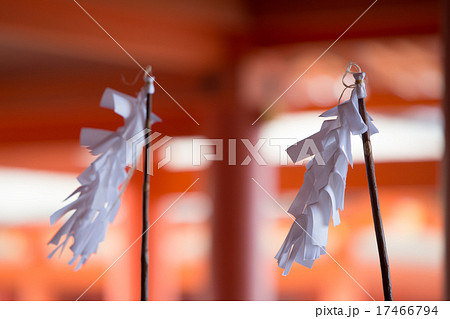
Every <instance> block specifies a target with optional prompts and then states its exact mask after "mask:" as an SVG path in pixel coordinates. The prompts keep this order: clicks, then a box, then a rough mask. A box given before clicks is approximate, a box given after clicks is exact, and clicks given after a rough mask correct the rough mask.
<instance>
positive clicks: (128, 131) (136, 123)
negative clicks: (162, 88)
mask: <svg viewBox="0 0 450 319" xmlns="http://www.w3.org/2000/svg"><path fill="white" fill-rule="evenodd" d="M149 79H150V80H149ZM146 80H147V82H149V84H148V85H147V86H144V87H143V89H142V90H141V92H140V93H139V94H138V96H137V97H132V96H129V95H126V94H123V93H120V92H118V91H115V90H113V89H110V88H107V89H106V90H105V92H104V93H103V97H102V100H101V102H100V106H102V107H105V108H109V109H113V110H114V112H116V113H117V114H119V115H120V116H122V117H123V118H124V121H125V125H124V126H122V127H119V128H118V129H117V130H116V131H115V132H113V131H108V130H101V129H94V128H83V129H82V130H81V134H80V144H81V145H82V146H86V147H87V148H88V149H89V150H90V152H91V153H92V154H93V155H99V157H98V158H97V159H96V160H95V161H94V162H93V163H92V164H91V165H90V166H89V167H88V168H86V170H85V171H84V172H83V173H81V175H80V176H78V181H79V182H80V184H81V186H80V187H79V188H78V189H76V190H75V191H74V192H73V193H72V194H71V195H70V196H69V197H68V198H71V197H72V196H74V195H75V194H79V196H78V198H77V199H76V200H74V201H73V202H71V203H70V204H68V205H66V206H65V207H63V208H61V209H59V210H58V211H56V212H55V213H53V214H52V215H51V216H50V223H51V224H52V225H53V224H54V223H55V222H56V221H58V220H59V219H60V218H61V217H62V216H64V215H66V214H67V213H69V212H71V211H73V210H74V213H73V214H72V216H70V218H69V219H68V220H67V221H66V222H65V223H64V225H63V226H62V227H61V228H60V229H59V231H58V232H57V233H56V234H55V235H54V237H53V238H52V239H51V240H50V242H49V244H54V245H57V247H56V248H55V249H54V250H53V251H52V253H51V254H50V255H49V258H51V257H52V256H53V255H54V254H55V253H56V252H57V251H58V250H61V252H62V251H63V249H64V247H65V246H66V244H67V243H68V242H69V239H70V238H71V237H73V244H72V246H70V249H71V250H72V252H73V258H72V259H71V260H70V261H69V265H72V264H73V263H74V262H75V261H77V259H78V258H79V257H80V259H79V261H78V263H77V266H76V268H75V270H78V269H79V268H80V267H81V266H82V265H83V264H84V263H85V262H86V260H87V259H88V258H89V256H90V255H91V254H92V253H95V252H97V248H98V245H99V243H100V242H102V241H103V240H104V238H105V234H106V229H107V227H108V224H109V223H112V222H113V220H114V217H115V216H116V213H117V211H118V209H119V206H120V195H121V192H122V191H123V190H119V187H120V186H121V185H123V186H122V187H124V186H126V185H124V182H125V181H127V178H131V174H132V173H133V171H134V167H135V166H136V160H137V159H138V158H139V155H140V153H141V152H142V149H137V150H132V149H128V148H127V141H128V140H129V139H131V138H132V137H133V136H135V135H136V134H138V133H139V132H142V131H143V130H144V128H145V127H144V126H145V118H146V94H147V92H149V93H153V91H154V88H153V81H152V78H149V77H147V78H146ZM158 121H161V120H160V119H159V118H158V117H157V116H156V115H154V114H153V113H152V114H151V123H152V124H153V123H155V122H158ZM133 151H135V152H136V154H128V153H130V152H133ZM127 166H132V169H130V170H129V171H128V173H127V170H126V167H127ZM64 236H65V238H64V239H63V240H62V238H63V237H64ZM61 240H62V242H61V243H60V241H61Z"/></svg>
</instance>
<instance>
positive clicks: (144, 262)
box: [141, 93, 152, 301]
mask: <svg viewBox="0 0 450 319" xmlns="http://www.w3.org/2000/svg"><path fill="white" fill-rule="evenodd" d="M146 106H147V115H146V120H145V128H146V132H147V134H150V129H151V123H150V118H151V112H152V95H151V94H150V93H147V102H146ZM147 134H146V143H145V149H144V184H143V186H142V246H141V301H147V300H148V231H147V230H148V227H149V220H148V219H149V216H148V202H149V195H150V175H149V167H148V165H151V163H150V162H151V161H150V156H151V154H150V139H147Z"/></svg>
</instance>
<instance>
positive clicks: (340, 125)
mask: <svg viewBox="0 0 450 319" xmlns="http://www.w3.org/2000/svg"><path fill="white" fill-rule="evenodd" d="M353 76H354V78H355V80H356V81H357V83H359V84H358V85H357V86H356V87H354V89H353V90H352V93H351V97H350V99H349V100H348V101H345V102H343V103H341V104H339V105H337V106H335V107H334V108H332V109H330V110H328V111H326V112H325V113H323V114H321V115H320V116H321V117H331V116H336V118H335V119H331V120H325V121H324V122H323V124H322V127H321V129H320V131H319V132H317V133H316V134H314V135H311V136H310V137H308V138H306V139H304V140H301V141H300V142H298V143H296V144H294V145H292V146H290V147H289V148H288V149H287V153H288V155H289V157H290V158H291V159H292V161H293V162H294V163H296V162H298V161H302V160H304V159H306V158H308V157H310V156H311V155H313V154H308V152H306V151H305V149H304V146H305V143H307V145H315V146H316V148H317V151H318V152H319V154H315V157H314V158H313V159H312V160H311V161H309V163H308V164H307V165H306V173H305V176H304V181H303V185H302V187H301V188H300V191H299V192H298V194H297V196H296V197H295V199H294V202H293V203H292V205H291V207H290V208H289V210H288V212H289V213H291V214H292V215H293V217H294V218H295V222H294V223H293V224H292V226H291V229H290V230H289V233H288V235H287V237H286V239H285V240H284V242H283V244H282V246H281V248H280V250H279V251H278V253H277V255H276V256H275V258H276V259H277V260H278V265H279V267H281V268H284V272H283V275H285V276H286V275H287V274H288V273H289V271H290V269H291V267H292V264H293V262H294V261H296V262H297V263H299V264H301V265H304V266H306V267H308V268H311V267H312V265H313V263H314V260H316V259H317V258H319V257H320V255H323V254H325V253H326V251H325V247H326V245H327V237H328V225H329V221H330V216H331V218H332V219H333V224H334V226H336V225H339V223H340V218H339V210H343V209H344V193H345V180H346V177H347V169H348V164H347V162H348V163H350V165H351V166H352V167H353V159H352V151H351V143H350V134H354V135H356V134H362V133H364V132H366V131H367V126H366V125H365V124H364V121H363V119H362V118H361V116H360V115H359V112H358V98H365V97H366V91H365V87H364V82H363V80H364V76H365V74H364V73H363V72H360V73H354V74H353ZM369 118H370V116H369ZM369 133H370V134H371V135H372V134H375V133H378V130H377V128H376V127H375V126H374V125H373V123H372V118H370V122H369ZM312 143H313V144H312ZM307 145H306V146H307ZM318 155H320V158H321V159H323V161H319V156H318Z"/></svg>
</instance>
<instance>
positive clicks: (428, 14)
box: [0, 0, 440, 142]
mask: <svg viewBox="0 0 450 319" xmlns="http://www.w3.org/2000/svg"><path fill="white" fill-rule="evenodd" d="M371 3H372V1H358V2H355V1H349V0H345V1H339V2H335V1H287V0H282V1H276V2H274V1H253V0H247V1H238V0H233V1H226V0H215V1H206V0H201V1H197V2H196V3H195V5H193V3H191V2H189V1H181V0H170V1H163V2H161V1H137V0H134V1H119V0H114V1H105V0H100V1H95V2H85V1H80V2H79V4H80V5H82V6H83V7H84V8H85V9H86V10H87V12H89V14H91V15H92V17H94V18H95V19H96V20H97V22H98V23H99V24H100V25H102V26H103V27H104V28H105V30H106V31H107V32H108V33H109V34H110V35H111V36H113V37H114V38H115V39H116V40H117V42H118V43H119V44H120V45H121V46H122V47H123V48H124V49H125V50H127V52H129V54H130V55H132V56H133V57H134V58H135V59H136V60H137V61H138V62H139V63H141V64H142V65H143V66H145V65H147V64H152V66H153V69H154V72H155V75H156V78H157V80H158V81H159V82H160V83H161V85H162V86H163V87H164V89H166V90H167V91H168V92H169V94H171V96H172V97H173V98H174V99H175V100H177V101H178V102H179V103H180V104H182V105H183V107H184V108H186V109H187V110H188V111H189V113H192V115H193V116H194V118H196V119H198V121H199V122H205V120H206V119H208V118H209V117H210V116H211V112H214V111H215V110H214V109H215V108H220V107H223V106H218V105H217V103H216V102H215V101H217V97H221V96H224V95H225V96H229V95H234V91H235V89H236V85H235V84H234V80H235V79H236V73H237V72H239V65H240V64H241V61H243V60H245V57H247V56H251V55H254V54H256V53H258V52H260V51H261V50H264V49H265V48H270V47H274V46H277V47H281V48H282V47H284V46H286V45H287V44H299V47H300V48H301V43H305V42H311V41H314V42H317V41H322V42H318V44H317V45H316V47H317V50H311V49H310V50H309V51H308V52H306V53H305V54H304V55H302V61H300V62H301V63H300V62H299V61H297V62H296V63H294V64H291V65H288V66H284V67H283V68H282V69H281V70H282V71H283V70H285V69H286V67H287V68H289V69H290V72H288V73H287V74H286V75H284V79H282V80H283V81H284V82H288V81H289V80H291V79H292V77H295V76H298V74H300V73H301V72H302V71H303V70H304V65H307V64H305V63H306V62H308V63H309V61H311V62H312V60H311V59H313V58H314V57H315V54H316V53H317V52H319V54H320V52H322V51H323V49H324V48H326V47H327V46H328V45H329V44H330V43H331V41H334V40H335V39H336V38H337V37H338V36H339V35H340V34H341V33H342V32H343V31H344V30H345V29H346V28H347V27H348V26H349V24H350V23H351V22H352V21H354V20H355V19H356V18H357V17H358V16H359V15H360V14H361V13H362V12H364V10H365V9H367V7H369V6H370V5H371ZM405 8H406V9H405ZM404 10H407V11H408V14H407V15H405V14H403V12H404ZM330 12H333V14H330ZM438 16H439V3H438V1H419V0H415V1H406V0H396V1H389V2H381V1H380V3H376V4H375V5H374V6H373V7H372V8H371V9H370V11H369V12H368V13H367V14H366V15H365V16H364V19H361V20H360V21H358V22H357V27H353V28H351V29H350V30H349V31H348V32H347V33H346V34H345V36H344V37H343V39H342V40H348V39H354V38H361V37H365V38H367V37H369V38H370V37H377V38H380V37H385V38H391V39H384V40H383V41H382V42H381V43H378V42H377V43H374V42H370V40H367V41H366V42H365V43H360V44H357V45H356V44H355V49H357V50H358V51H359V56H363V55H364V56H365V57H366V60H367V62H371V63H372V64H373V63H376V64H382V65H384V64H385V63H387V69H389V70H392V69H391V68H392V65H395V66H397V67H398V68H399V69H402V66H403V65H406V64H407V63H409V61H408V60H407V59H405V60H403V61H378V60H374V58H373V59H372V58H371V56H377V54H378V53H379V52H382V51H389V50H393V51H398V50H400V51H402V50H403V51H404V50H408V54H409V57H408V58H413V57H416V56H418V57H419V60H420V59H422V60H423V64H422V65H414V68H413V69H411V70H410V71H409V72H410V73H411V74H417V72H418V70H417V69H418V68H421V67H423V68H426V69H427V70H428V71H429V72H428V73H427V74H426V75H424V76H429V77H430V79H431V80H430V83H431V84H434V83H436V82H439V79H440V78H439V76H440V75H439V74H437V72H436V68H437V61H433V60H429V59H428V57H427V56H426V54H427V53H426V51H427V48H426V46H428V45H431V46H438V43H437V42H438V40H437V37H435V39H434V40H433V39H432V40H423V39H420V35H424V34H437V33H438V31H439V28H440V25H439V19H437V17H438ZM0 21H1V22H0V58H1V61H2V62H1V65H2V77H1V79H0V81H1V83H0V84H1V86H2V90H1V95H0V103H1V111H0V112H1V116H2V117H3V118H7V119H8V121H7V122H5V123H3V125H2V127H1V128H0V140H1V141H3V142H5V141H20V140H28V139H30V138H32V137H33V136H37V135H38V136H39V139H42V138H44V139H66V138H70V139H76V138H77V137H78V134H79V128H80V126H98V125H99V124H103V125H105V126H110V125H113V126H114V125H115V126H116V125H117V124H118V123H120V122H119V120H118V118H117V117H115V115H111V114H108V113H109V112H106V111H105V110H101V109H100V108H98V107H97V106H98V101H99V97H100V94H101V92H102V91H103V89H104V87H106V86H110V87H123V86H124V82H123V81H122V77H121V75H122V76H123V77H125V78H126V79H127V80H128V81H132V79H133V78H134V77H135V76H136V74H137V73H138V72H139V68H138V66H137V65H136V64H135V63H134V62H133V61H132V60H131V59H130V58H129V57H128V56H127V55H126V53H125V52H124V51H122V50H121V49H120V48H119V47H118V45H117V44H116V43H114V42H113V40H111V39H110V38H109V37H108V36H107V35H106V34H105V33H104V32H103V31H102V30H101V29H100V28H99V27H98V25H96V24H95V23H94V22H93V21H92V20H91V19H90V18H89V17H88V16H87V15H86V13H85V12H83V11H82V9H81V8H80V7H79V6H77V3H76V2H74V1H64V2H61V1H58V0H48V1H39V2H34V1H20V2H17V1H12V0H5V1H3V2H2V10H1V12H0ZM405 34H407V35H409V36H411V35H414V34H416V35H418V36H419V38H418V40H413V41H410V42H408V41H406V43H400V42H401V41H398V40H395V39H392V37H395V36H401V35H405ZM426 41H428V43H427V42H426ZM430 41H431V42H430ZM403 42H405V41H403ZM424 46H425V47H424ZM337 49H338V48H337ZM299 52H301V51H299ZM333 55H334V56H338V55H339V52H338V53H334V52H330V56H333ZM359 56H358V59H359ZM402 56H403V54H402ZM371 59H372V60H371ZM337 60H338V61H339V60H341V59H339V58H337ZM416 60H417V59H416ZM335 61H336V59H335ZM330 63H331V66H332V67H333V66H334V67H333V69H328V70H329V71H333V70H334V72H335V73H334V74H341V73H342V70H341V69H340V68H339V69H338V68H336V67H335V66H336V63H333V61H332V62H330ZM329 66H330V64H329V63H326V62H325V59H324V62H323V64H322V66H320V65H319V64H318V65H317V67H316V69H314V68H312V69H311V75H309V76H310V77H312V78H313V77H314V72H318V73H320V71H323V69H324V68H329ZM339 66H340V64H339ZM403 69H404V68H403ZM268 70H269V71H273V69H270V68H268ZM383 70H385V68H384V67H382V68H379V72H383ZM336 72H337V73H336ZM330 73H333V72H330ZM334 74H332V76H333V75H334ZM406 75H408V74H406ZM374 76H375V75H374ZM377 76H378V75H377ZM380 76H383V74H380ZM402 76H405V74H403V73H398V77H399V78H398V79H396V78H393V79H392V81H394V82H401V83H404V80H402V78H401V77H402ZM87 77H88V78H89V79H88V80H89V81H88V80H87ZM243 78H244V79H245V76H244V77H243ZM319 80H320V79H319ZM322 80H323V79H322ZM325 80H326V79H325ZM311 83H312V82H311ZM390 84H391V83H386V85H390ZM394 84H395V83H394ZM431 84H430V85H431ZM279 85H280V87H281V86H283V85H284V83H283V84H279ZM243 87H244V88H246V86H245V84H244V85H243ZM275 87H278V86H275ZM307 87H308V86H307V85H305V86H304V87H303V88H302V90H303V89H307ZM394 87H395V88H396V89H397V90H400V91H401V87H398V86H395V85H394ZM299 89H300V88H299ZM419 89H420V88H419ZM136 90H137V89H136V86H134V87H130V94H131V93H133V92H135V91H136ZM381 91H382V90H381ZM434 91H435V92H437V93H436V94H438V93H439V88H435V90H434ZM434 91H432V92H434ZM411 92H412V93H411ZM414 92H417V90H415V89H413V90H406V91H405V90H403V91H402V92H398V94H399V95H402V94H403V95H405V94H406V95H408V94H414ZM300 93H302V92H301V90H300ZM300 93H299V91H297V92H292V94H300ZM313 95H314V94H313ZM334 95H335V93H333V97H334ZM434 95H435V94H434ZM434 95H433V97H431V98H433V99H435V96H434ZM208 96H209V97H210V99H209V98H208ZM287 98H288V101H289V100H292V98H291V99H289V96H288V97H287ZM406 98H408V96H406ZM155 99H156V103H158V104H157V105H159V107H158V114H160V115H161V117H162V118H163V119H164V120H165V123H167V124H168V125H167V127H166V128H164V129H165V130H166V131H164V132H163V133H166V134H167V135H171V136H175V135H194V134H202V133H204V132H202V130H203V128H202V127H199V126H197V125H196V124H195V123H193V122H192V121H191V119H189V117H188V116H186V114H184V113H183V111H182V110H180V109H179V108H178V106H177V105H176V103H174V102H173V101H172V100H171V98H170V97H168V96H167V95H166V94H164V93H162V92H161V94H157V96H155ZM231 100H232V101H233V100H235V99H234V97H231ZM312 101H314V97H312ZM245 102H246V101H239V100H238V103H241V104H243V103H245ZM291 104H292V103H291ZM294 104H296V102H295V99H294ZM225 107H226V106H225ZM257 113H259V110H255V114H257ZM42 114H45V115H46V116H40V115H42ZM37 117H39V120H38V121H37V120H36V119H37ZM174 123H176V125H171V124H174ZM18 127H21V128H22V129H20V130H18V129H17V128H18ZM205 129H206V128H205Z"/></svg>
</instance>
